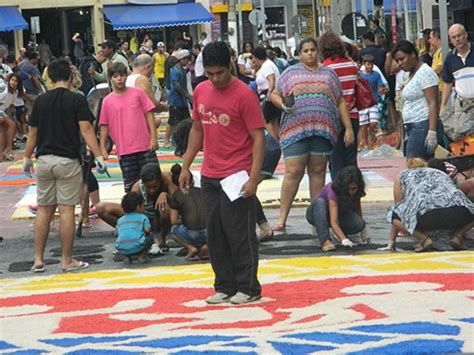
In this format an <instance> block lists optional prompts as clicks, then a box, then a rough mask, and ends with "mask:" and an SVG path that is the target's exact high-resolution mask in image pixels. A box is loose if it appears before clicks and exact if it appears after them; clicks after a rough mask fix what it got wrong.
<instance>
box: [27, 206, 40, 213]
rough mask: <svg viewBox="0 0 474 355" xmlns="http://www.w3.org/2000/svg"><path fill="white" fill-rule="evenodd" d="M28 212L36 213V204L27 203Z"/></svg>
mask: <svg viewBox="0 0 474 355" xmlns="http://www.w3.org/2000/svg"><path fill="white" fill-rule="evenodd" d="M28 212H30V213H32V214H34V215H35V214H37V213H38V205H28Z"/></svg>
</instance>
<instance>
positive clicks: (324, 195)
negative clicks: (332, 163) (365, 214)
mask: <svg viewBox="0 0 474 355" xmlns="http://www.w3.org/2000/svg"><path fill="white" fill-rule="evenodd" d="M364 196H365V182H364V178H363V177H362V173H361V171H360V170H359V168H357V167H355V166H348V167H346V168H343V169H342V170H340V171H339V172H338V173H337V175H336V178H335V179H334V181H333V182H330V183H329V184H327V185H326V186H324V188H323V189H322V190H321V193H320V194H319V196H318V198H316V199H315V200H314V201H313V202H312V203H311V205H310V206H309V207H308V209H307V210H306V219H307V221H308V222H309V223H310V224H312V225H314V226H315V227H316V231H317V233H318V238H319V240H320V242H321V248H322V249H323V251H331V250H335V249H336V247H335V246H334V244H333V243H332V242H331V239H330V234H329V228H331V229H332V231H333V233H334V235H335V237H336V238H337V239H338V240H339V241H340V242H341V244H342V245H343V246H346V247H352V246H353V245H354V243H353V242H352V241H351V240H350V239H349V238H348V237H347V236H348V235H354V234H358V233H361V232H362V239H363V240H364V241H366V242H368V237H367V232H366V229H365V225H366V223H365V221H364V219H363V218H362V207H361V203H360V200H361V198H362V197H364Z"/></svg>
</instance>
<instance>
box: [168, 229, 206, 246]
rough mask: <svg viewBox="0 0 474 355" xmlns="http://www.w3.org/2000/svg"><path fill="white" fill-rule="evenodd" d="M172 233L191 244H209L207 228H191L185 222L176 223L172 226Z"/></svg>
mask: <svg viewBox="0 0 474 355" xmlns="http://www.w3.org/2000/svg"><path fill="white" fill-rule="evenodd" d="M171 233H172V234H174V235H175V236H176V238H177V239H178V240H181V242H184V243H186V244H191V245H194V246H196V247H200V246H202V245H204V244H207V232H206V230H205V229H197V230H196V229H189V228H188V227H186V226H185V225H184V224H175V225H174V226H173V227H171Z"/></svg>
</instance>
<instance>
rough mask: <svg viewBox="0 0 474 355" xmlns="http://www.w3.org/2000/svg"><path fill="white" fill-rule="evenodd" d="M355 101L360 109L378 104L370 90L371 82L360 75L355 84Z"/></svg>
mask: <svg viewBox="0 0 474 355" xmlns="http://www.w3.org/2000/svg"><path fill="white" fill-rule="evenodd" d="M355 102H356V107H357V109H358V110H359V111H361V110H365V109H367V108H369V107H372V106H375V105H377V101H375V98H374V95H373V94H372V90H370V85H369V82H368V81H367V80H366V79H364V78H361V77H360V76H358V77H357V81H356V86H355Z"/></svg>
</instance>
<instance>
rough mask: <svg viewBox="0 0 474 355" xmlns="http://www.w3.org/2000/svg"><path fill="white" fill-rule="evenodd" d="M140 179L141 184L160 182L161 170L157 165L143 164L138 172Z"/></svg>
mask: <svg viewBox="0 0 474 355" xmlns="http://www.w3.org/2000/svg"><path fill="white" fill-rule="evenodd" d="M140 179H141V180H142V182H143V183H147V182H151V181H161V169H160V166H159V165H158V163H148V164H145V165H144V166H143V168H142V170H141V171H140Z"/></svg>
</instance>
